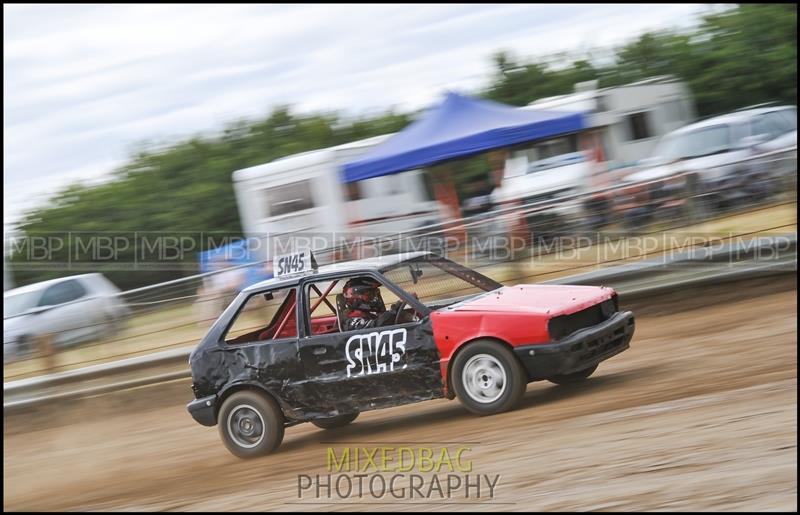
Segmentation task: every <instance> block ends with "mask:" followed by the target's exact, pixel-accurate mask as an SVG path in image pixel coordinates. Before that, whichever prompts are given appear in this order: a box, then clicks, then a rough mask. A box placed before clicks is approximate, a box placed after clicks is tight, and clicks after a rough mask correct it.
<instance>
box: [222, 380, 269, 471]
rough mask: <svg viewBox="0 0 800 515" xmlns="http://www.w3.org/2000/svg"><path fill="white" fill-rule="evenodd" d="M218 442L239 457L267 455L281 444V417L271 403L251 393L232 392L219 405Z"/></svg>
mask: <svg viewBox="0 0 800 515" xmlns="http://www.w3.org/2000/svg"><path fill="white" fill-rule="evenodd" d="M217 425H218V426H219V434H220V436H221V437H222V442H223V443H224V444H225V447H227V448H228V450H229V451H231V453H232V454H234V455H235V456H238V457H239V458H255V457H257V456H264V455H266V454H269V453H271V452H272V451H274V450H275V449H277V448H278V446H279V445H280V444H281V441H283V430H284V417H283V413H281V410H280V408H279V407H278V405H277V404H276V403H275V401H274V400H272V399H271V398H269V397H268V396H266V395H264V394H261V393H259V392H256V391H252V390H245V391H241V392H236V393H234V394H233V395H231V396H230V397H228V398H227V399H225V402H223V403H222V407H221V408H220V410H219V416H218V418H217Z"/></svg>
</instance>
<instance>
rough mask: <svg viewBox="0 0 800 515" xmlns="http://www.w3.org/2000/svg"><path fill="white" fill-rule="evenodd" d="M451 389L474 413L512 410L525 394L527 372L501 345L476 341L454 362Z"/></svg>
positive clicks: (485, 413)
mask: <svg viewBox="0 0 800 515" xmlns="http://www.w3.org/2000/svg"><path fill="white" fill-rule="evenodd" d="M452 370H453V371H452V374H451V379H452V383H453V389H454V390H455V392H456V395H457V396H458V399H459V400H460V401H461V404H463V405H464V407H465V408H466V409H467V410H469V411H471V412H472V413H475V414H476V415H493V414H495V413H502V412H504V411H508V410H510V409H513V408H514V407H515V406H516V405H517V403H518V402H519V400H520V399H521V398H522V396H523V394H524V393H525V388H526V386H527V384H528V381H527V374H526V373H525V370H524V369H523V368H522V365H521V364H520V362H519V361H518V360H517V358H516V356H514V354H513V353H512V352H511V351H510V350H509V349H508V348H506V347H504V346H503V345H502V344H500V343H497V342H493V341H487V340H483V341H476V342H474V343H470V344H469V345H468V346H467V347H466V348H465V349H464V350H463V351H461V352H459V353H458V355H457V356H456V357H455V359H454V361H453V369H452Z"/></svg>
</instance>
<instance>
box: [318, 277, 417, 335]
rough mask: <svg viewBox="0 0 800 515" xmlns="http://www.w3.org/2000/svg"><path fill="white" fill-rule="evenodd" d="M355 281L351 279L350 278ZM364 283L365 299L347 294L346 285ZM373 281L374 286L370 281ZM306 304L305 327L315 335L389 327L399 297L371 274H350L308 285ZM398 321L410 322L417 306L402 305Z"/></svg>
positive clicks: (391, 323)
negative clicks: (353, 298) (348, 296)
mask: <svg viewBox="0 0 800 515" xmlns="http://www.w3.org/2000/svg"><path fill="white" fill-rule="evenodd" d="M351 281H352V282H351ZM362 283H363V284H364V285H365V286H364V287H363V288H361V289H360V290H359V293H358V295H359V296H360V297H363V302H358V301H354V300H352V299H351V300H349V301H348V299H346V298H345V294H344V287H345V285H348V284H350V285H353V284H362ZM367 283H372V284H373V285H374V287H372V286H369V285H367ZM306 288H307V289H306V299H307V305H306V306H305V310H306V314H307V316H306V320H307V326H306V330H307V331H308V333H309V334H310V335H312V336H315V335H321V334H331V333H342V332H349V331H355V330H359V329H362V328H368V327H376V328H378V327H388V326H392V325H395V321H396V320H398V319H397V312H396V311H392V307H393V305H394V306H395V307H399V305H397V304H396V303H397V302H398V301H399V300H400V298H399V297H398V296H397V295H395V293H394V292H393V291H392V290H390V289H389V288H388V287H386V285H385V284H383V283H382V282H381V281H378V280H376V279H375V278H374V277H372V276H363V275H358V274H355V275H351V276H346V277H341V278H338V279H334V280H330V281H318V282H314V283H310V284H308V285H306ZM402 311H403V313H402V314H400V317H399V323H401V324H402V323H407V322H411V321H412V320H413V319H414V317H415V313H414V309H413V308H411V307H410V306H408V305H405V306H403V309H402Z"/></svg>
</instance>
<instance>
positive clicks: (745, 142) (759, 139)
mask: <svg viewBox="0 0 800 515" xmlns="http://www.w3.org/2000/svg"><path fill="white" fill-rule="evenodd" d="M767 141H769V134H756V135H754V136H747V137H746V138H742V140H741V142H740V143H739V146H740V147H741V148H753V147H757V146H758V145H761V144H762V143H766V142H767Z"/></svg>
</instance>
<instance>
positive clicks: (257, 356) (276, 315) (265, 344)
mask: <svg viewBox="0 0 800 515" xmlns="http://www.w3.org/2000/svg"><path fill="white" fill-rule="evenodd" d="M296 298H297V294H296V288H294V287H289V288H281V289H274V290H265V291H262V292H258V293H255V294H253V295H250V296H249V297H248V298H247V299H246V300H245V301H244V302H243V303H242V305H241V306H240V307H239V309H238V311H237V313H236V314H235V315H234V316H233V317H232V319H231V320H230V322H229V323H228V327H227V329H226V331H225V332H224V334H223V335H222V337H221V340H220V342H219V347H218V348H217V349H216V350H214V351H213V352H211V353H210V356H209V358H208V362H207V363H206V366H207V370H208V372H209V374H208V375H209V377H210V378H211V381H212V382H214V383H216V384H214V385H213V388H214V389H220V388H230V387H232V386H236V385H242V384H257V385H258V386H260V387H262V388H265V389H266V390H267V391H269V392H270V393H271V394H272V395H273V396H274V397H275V398H276V399H278V400H279V401H280V402H281V403H282V405H283V406H287V407H289V408H290V409H292V410H297V412H298V413H300V414H302V413H305V412H307V411H308V410H309V408H310V407H309V406H308V404H307V402H306V401H305V399H306V398H309V397H313V396H312V395H310V394H309V392H308V391H306V389H307V385H306V384H305V383H304V382H303V380H302V379H303V375H302V370H301V369H300V365H299V362H298V359H297V303H296Z"/></svg>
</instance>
